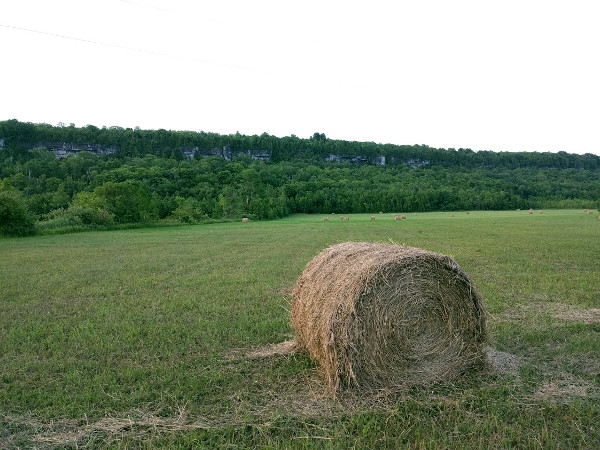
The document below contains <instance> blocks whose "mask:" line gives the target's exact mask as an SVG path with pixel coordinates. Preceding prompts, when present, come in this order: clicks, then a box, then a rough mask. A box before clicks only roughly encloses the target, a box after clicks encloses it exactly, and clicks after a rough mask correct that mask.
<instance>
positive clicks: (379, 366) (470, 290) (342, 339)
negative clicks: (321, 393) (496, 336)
mask: <svg viewBox="0 0 600 450" xmlns="http://www.w3.org/2000/svg"><path fill="white" fill-rule="evenodd" d="M291 325H292V327H293V329H294V330H295V332H296V348H297V349H298V350H300V351H307V352H308V353H309V354H310V356H311V357H312V358H313V359H314V360H315V361H316V362H318V363H319V364H320V366H321V367H322V368H323V369H324V371H325V374H326V377H327V380H328V382H329V384H330V386H331V387H332V388H334V389H336V390H337V389H345V388H358V389H359V390H363V391H373V390H378V389H400V388H403V387H407V386H411V385H416V384H429V383H433V382H437V381H443V380H452V379H455V378H457V377H459V376H460V375H461V374H463V373H465V372H466V371H468V370H470V369H472V368H474V367H476V366H479V365H480V364H481V363H482V362H483V361H484V360H485V356H484V351H483V349H484V344H485V341H486V338H487V333H486V324H485V313H484V311H483V307H482V298H481V295H480V294H479V293H478V291H477V290H476V289H475V286H474V285H473V283H472V282H471V280H470V278H469V276H468V275H467V274H466V273H465V272H464V271H463V270H462V269H461V267H460V266H459V265H458V264H457V263H456V262H455V261H454V260H453V259H452V258H450V257H448V256H444V255H440V254H437V253H432V252H428V251H426V250H422V249H418V248H412V247H406V246H399V245H391V244H379V243H367V242H346V243H342V244H337V245H334V246H331V247H329V248H327V249H325V250H324V251H322V252H321V253H320V254H319V255H317V256H316V257H315V258H314V259H313V260H312V261H311V262H309V263H308V265H307V266H306V268H305V269H304V272H303V273H302V275H301V276H300V277H299V278H298V281H297V283H296V285H295V287H294V290H293V292H292V311H291Z"/></svg>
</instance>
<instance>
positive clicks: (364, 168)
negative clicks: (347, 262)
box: [0, 121, 600, 235]
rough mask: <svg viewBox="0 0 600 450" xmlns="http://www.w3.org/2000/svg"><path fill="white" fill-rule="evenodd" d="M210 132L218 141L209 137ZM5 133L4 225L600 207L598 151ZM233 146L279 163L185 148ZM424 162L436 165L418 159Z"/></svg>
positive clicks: (46, 228) (0, 223)
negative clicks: (375, 158)
mask: <svg viewBox="0 0 600 450" xmlns="http://www.w3.org/2000/svg"><path fill="white" fill-rule="evenodd" d="M133 135H139V136H138V137H137V138H136V139H141V140H142V141H144V140H147V141H149V142H150V143H149V144H144V145H141V144H140V145H141V146H140V147H137V146H135V145H134V141H128V139H130V138H131V136H133ZM206 135H210V136H211V138H210V139H212V140H210V141H206V142H204V141H202V139H204V138H205V137H206ZM111 136H112V137H111ZM0 139H2V140H3V147H2V148H1V149H0V162H1V166H0V232H1V233H3V234H10V235H24V234H31V233H35V232H52V231H61V230H75V229H86V228H96V229H103V228H112V227H115V226H123V225H125V224H135V223H151V222H156V221H167V222H168V221H174V222H184V223H197V222H202V221H208V220H228V219H239V218H241V217H242V216H247V217H250V218H254V219H275V218H280V217H284V216H286V215H288V214H293V213H315V214H316V213H323V214H331V213H332V212H337V213H374V212H379V211H383V212H413V211H415V212H416V211H440V210H477V209H480V210H481V209H488V210H492V209H493V210H503V209H516V208H522V209H524V208H553V207H576V208H579V207H581V208H589V207H592V206H597V204H598V201H599V194H600V193H599V187H600V164H598V159H599V158H598V157H597V156H595V155H572V154H564V155H561V154H551V155H552V156H551V157H549V159H548V160H544V156H543V155H545V154H527V153H524V154H520V153H517V154H514V155H513V154H511V155H504V154H498V153H493V152H472V151H470V150H459V151H453V150H444V149H431V148H425V147H424V146H418V147H419V148H418V149H416V148H414V149H413V150H411V151H410V152H408V153H402V152H401V151H400V150H399V149H398V148H395V149H394V152H396V153H394V152H391V151H390V152H388V153H385V154H386V155H387V157H388V158H390V159H391V158H392V157H393V158H396V161H395V162H393V163H389V164H386V165H378V164H373V163H371V164H369V163H365V164H350V163H347V162H343V161H342V162H327V161H326V160H325V159H323V158H322V155H326V154H337V155H352V154H354V155H361V156H367V157H369V154H367V150H368V149H371V147H373V149H372V151H373V153H372V154H371V155H381V154H383V153H384V152H385V148H386V146H388V145H387V144H386V145H378V144H372V143H347V142H344V141H333V140H331V141H330V140H328V139H327V138H326V136H325V135H323V134H319V133H315V135H313V136H312V137H311V138H309V139H300V138H296V137H289V138H275V137H273V136H263V137H258V136H254V137H252V136H242V135H239V136H237V137H235V139H237V140H238V141H236V140H235V139H232V138H231V136H222V135H216V134H214V133H195V132H172V131H169V132H167V131H165V130H157V131H154V130H150V131H143V130H130V129H116V128H114V127H113V128H109V129H105V128H103V129H98V128H96V127H91V126H88V127H83V128H76V127H74V126H65V127H52V126H49V125H44V124H42V125H33V124H23V123H21V122H17V121H5V122H0ZM52 141H64V142H77V143H89V144H103V145H114V146H117V147H118V149H119V150H118V151H117V152H116V153H114V154H111V155H96V154H94V153H91V152H88V151H80V152H78V153H77V155H70V156H68V157H66V158H57V157H56V156H55V155H54V153H53V152H51V151H49V150H48V149H46V148H43V147H33V148H32V147H31V145H35V144H36V143H39V142H52ZM282 141H288V142H294V143H295V144H296V145H297V146H296V147H295V148H296V150H295V151H292V150H289V153H284V152H279V153H277V152H276V151H275V150H277V149H279V150H280V149H281V148H283V147H285V142H282ZM144 142H145V141H144ZM223 143H226V145H228V146H234V145H236V146H238V147H237V148H238V149H240V150H264V149H269V150H271V151H272V152H273V153H272V155H277V156H272V158H271V159H270V160H269V161H260V160H254V159H252V158H251V157H250V156H248V155H244V154H239V155H238V156H234V157H232V158H231V159H229V160H228V159H225V158H223V157H220V156H209V157H199V156H195V157H194V158H191V159H190V158H186V157H183V156H182V154H181V151H179V152H178V151H177V150H178V149H180V148H181V147H188V146H207V148H208V147H209V146H211V145H214V146H218V145H221V144H223ZM269 143H270V144H269ZM269 145H270V148H268V146H269ZM328 145H330V147H328ZM394 147H399V146H394ZM400 147H401V146H400ZM411 148H412V147H411ZM124 149H125V150H124ZM417 150H418V151H417ZM286 151H287V150H286ZM353 152H354V153H353ZM283 155H287V156H286V157H283ZM292 155H293V157H292ZM393 155H395V156H393ZM440 155H441V156H440ZM442 156H443V157H442ZM510 157H512V158H514V160H510V161H512V162H509V159H510ZM415 159H418V160H419V161H428V163H427V164H422V165H415V164H414V161H415ZM401 160H402V161H404V162H402V161H401ZM452 161H453V162H452ZM476 161H479V162H476Z"/></svg>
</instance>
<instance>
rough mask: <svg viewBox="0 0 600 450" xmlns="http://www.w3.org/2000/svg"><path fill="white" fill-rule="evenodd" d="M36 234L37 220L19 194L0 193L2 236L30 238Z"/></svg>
mask: <svg viewBox="0 0 600 450" xmlns="http://www.w3.org/2000/svg"><path fill="white" fill-rule="evenodd" d="M34 233H35V218H34V216H33V214H32V213H31V212H30V211H29V209H27V206H26V203H25V199H24V198H23V197H22V196H21V195H20V194H18V193H17V192H10V191H0V234H3V235H5V236H28V235H31V234H34Z"/></svg>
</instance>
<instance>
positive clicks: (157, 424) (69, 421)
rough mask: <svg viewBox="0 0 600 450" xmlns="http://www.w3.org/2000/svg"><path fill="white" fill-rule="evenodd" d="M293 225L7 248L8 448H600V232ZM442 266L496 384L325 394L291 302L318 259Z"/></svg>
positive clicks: (95, 237)
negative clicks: (467, 280)
mask: <svg viewBox="0 0 600 450" xmlns="http://www.w3.org/2000/svg"><path fill="white" fill-rule="evenodd" d="M329 217H330V220H329V222H323V220H322V216H293V217H290V218H287V219H284V220H277V221H272V222H250V223H241V222H240V223H223V224H207V225H197V226H182V227H169V228H149V229H136V230H124V231H107V232H85V233H75V234H68V235H54V236H38V237H32V238H20V239H4V240H0V447H2V448H17V447H24V448H30V447H37V448H45V447H50V448H54V447H61V448H70V447H73V448H74V447H82V446H88V447H115V448H125V447H127V448H130V447H143V448H152V447H182V448H186V447H187V448H202V447H220V448H248V447H284V448H290V447H291V448H298V447H318V448H322V447H324V448H340V447H342V448H348V447H355V448H386V447H387V448H396V447H398V446H401V447H410V448H450V447H452V448H454V447H470V448H511V447H516V448H578V447H583V448H598V447H600V422H599V421H598V418H599V417H600V220H598V219H597V218H596V214H594V215H588V214H584V213H583V212H582V211H580V210H577V211H573V210H549V211H544V212H543V213H542V214H540V213H539V212H537V211H536V212H535V214H533V215H529V214H527V211H512V212H479V211H472V212H470V214H466V213H465V212H456V213H455V217H450V213H427V214H419V215H418V216H414V215H412V214H410V215H408V214H407V217H408V218H407V219H406V220H401V221H394V220H393V218H392V215H391V214H381V215H379V214H378V215H377V216H376V220H375V221H371V220H370V216H369V215H350V220H349V221H348V222H342V221H339V220H338V217H337V216H329ZM350 240H354V241H359V240H361V241H362V240H365V241H383V242H387V241H390V240H391V241H393V242H396V243H399V244H407V245H412V246H416V247H421V248H425V249H427V250H431V251H436V252H440V253H444V254H449V255H451V256H453V257H454V259H456V261H457V262H458V263H459V264H460V265H461V266H462V267H463V269H464V270H465V271H466V272H467V273H469V274H470V275H471V277H472V279H473V281H474V283H475V284H476V286H477V287H478V289H479V290H480V291H481V293H482V294H483V296H484V300H485V301H484V306H485V308H486V310H487V311H488V313H489V317H488V328H489V331H490V337H491V341H490V346H491V347H492V348H493V349H495V350H496V351H497V352H502V353H497V354H498V355H501V356H502V357H501V358H499V359H498V361H499V362H500V364H499V366H498V370H496V371H493V372H490V373H484V374H479V375H474V376H471V377H469V378H467V379H464V380H461V381H459V382H456V383H454V384H452V385H440V386H433V387H427V388H413V389H411V390H409V391H406V392H403V393H401V394H398V395H394V396H389V397H384V398H379V399H358V398H338V399H333V398H332V397H331V396H330V395H329V393H328V392H327V390H326V388H325V386H324V384H323V383H322V381H321V378H320V377H319V374H318V369H317V368H316V367H315V366H314V364H313V363H312V362H311V361H310V359H309V358H308V357H306V356H305V355H292V356H289V355H288V356H273V357H268V358H251V357H250V356H249V355H250V353H251V352H252V351H253V350H256V349H257V348H260V347H262V346H265V345H267V344H269V343H278V342H282V341H285V340H287V339H290V338H291V337H292V332H291V329H290V326H289V321H288V315H289V312H288V311H289V307H288V305H289V290H290V288H291V287H292V286H293V285H294V283H295V280H296V279H297V277H298V276H299V275H300V273H301V272H302V269H303V268H304V266H305V265H306V264H307V263H308V262H309V261H310V260H311V259H312V257H314V256H315V255H316V254H317V253H319V252H320V251H321V250H322V249H323V248H325V247H326V246H328V245H330V244H333V243H338V242H343V241H350Z"/></svg>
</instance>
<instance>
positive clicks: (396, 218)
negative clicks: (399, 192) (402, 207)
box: [394, 214, 402, 220]
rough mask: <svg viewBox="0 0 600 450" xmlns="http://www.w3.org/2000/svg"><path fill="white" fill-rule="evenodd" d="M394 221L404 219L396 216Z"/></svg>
mask: <svg viewBox="0 0 600 450" xmlns="http://www.w3.org/2000/svg"><path fill="white" fill-rule="evenodd" d="M394 220H402V217H400V216H397V215H396V214H394Z"/></svg>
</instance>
